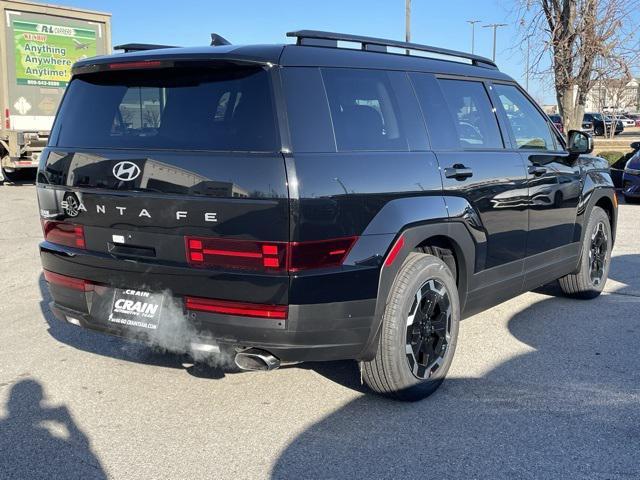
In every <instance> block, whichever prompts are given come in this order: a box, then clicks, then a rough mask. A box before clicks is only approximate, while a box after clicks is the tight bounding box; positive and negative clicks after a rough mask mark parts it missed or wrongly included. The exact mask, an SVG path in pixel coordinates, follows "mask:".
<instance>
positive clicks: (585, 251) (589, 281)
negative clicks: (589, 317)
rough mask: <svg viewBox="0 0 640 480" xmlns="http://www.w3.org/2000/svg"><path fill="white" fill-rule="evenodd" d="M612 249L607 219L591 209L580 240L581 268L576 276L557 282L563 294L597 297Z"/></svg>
mask: <svg viewBox="0 0 640 480" xmlns="http://www.w3.org/2000/svg"><path fill="white" fill-rule="evenodd" d="M612 247H613V239H612V236H611V224H610V223H609V216H608V215H607V213H606V212H605V211H604V210H603V209H602V208H600V207H593V210H591V215H590V217H589V221H588V222H587V228H586V230H585V234H584V239H583V240H582V252H581V258H580V265H579V267H578V270H577V272H576V273H573V274H571V275H566V276H564V277H562V278H561V279H560V287H561V288H562V291H563V292H564V293H565V294H566V295H568V296H570V297H575V298H583V299H590V298H595V297H597V296H598V295H600V293H602V290H603V289H604V285H605V283H607V279H608V277H609V267H610V265H611V248H612Z"/></svg>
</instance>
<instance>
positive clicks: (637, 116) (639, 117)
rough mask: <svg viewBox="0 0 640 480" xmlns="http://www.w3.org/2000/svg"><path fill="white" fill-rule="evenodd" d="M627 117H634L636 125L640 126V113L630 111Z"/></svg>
mask: <svg viewBox="0 0 640 480" xmlns="http://www.w3.org/2000/svg"><path fill="white" fill-rule="evenodd" d="M627 117H629V118H631V119H633V121H634V122H635V126H636V127H640V113H629V114H627Z"/></svg>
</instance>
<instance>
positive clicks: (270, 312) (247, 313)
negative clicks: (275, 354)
mask: <svg viewBox="0 0 640 480" xmlns="http://www.w3.org/2000/svg"><path fill="white" fill-rule="evenodd" d="M186 307H187V310H196V311H200V312H211V313H221V314H223V315H238V316H241V317H256V318H272V319H275V320H285V319H286V318H287V314H288V312H289V307H288V306H287V305H263V304H259V303H244V302H233V301H228V300H213V299H210V298H198V297H187V298H186Z"/></svg>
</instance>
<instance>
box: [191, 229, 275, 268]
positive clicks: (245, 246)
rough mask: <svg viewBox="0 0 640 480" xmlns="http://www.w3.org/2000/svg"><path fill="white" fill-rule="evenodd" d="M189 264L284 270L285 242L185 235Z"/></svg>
mask: <svg viewBox="0 0 640 480" xmlns="http://www.w3.org/2000/svg"><path fill="white" fill-rule="evenodd" d="M185 242H186V250H187V261H188V262H189V263H190V264H191V265H200V266H206V267H222V268H239V269H248V270H271V271H274V270H275V271H280V270H286V268H287V265H286V261H287V244H286V243H282V242H253V241H246V240H227V239H224V240H223V239H219V238H200V237H186V238H185Z"/></svg>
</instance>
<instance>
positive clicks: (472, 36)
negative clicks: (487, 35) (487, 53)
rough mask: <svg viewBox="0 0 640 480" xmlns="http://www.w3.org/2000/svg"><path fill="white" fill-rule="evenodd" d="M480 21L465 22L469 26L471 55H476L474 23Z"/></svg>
mask: <svg viewBox="0 0 640 480" xmlns="http://www.w3.org/2000/svg"><path fill="white" fill-rule="evenodd" d="M481 21H482V20H467V23H468V24H470V25H471V53H476V23H480V22H481Z"/></svg>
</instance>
